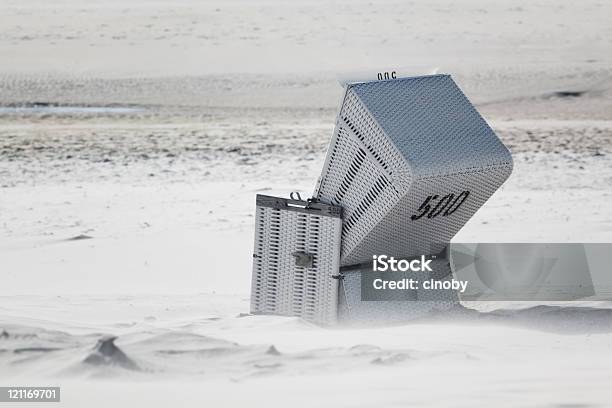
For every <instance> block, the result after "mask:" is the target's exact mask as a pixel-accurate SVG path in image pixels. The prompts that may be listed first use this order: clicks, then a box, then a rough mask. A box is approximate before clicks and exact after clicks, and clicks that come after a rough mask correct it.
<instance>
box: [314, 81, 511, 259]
mask: <svg viewBox="0 0 612 408" xmlns="http://www.w3.org/2000/svg"><path fill="white" fill-rule="evenodd" d="M511 171H512V158H511V156H510V153H509V152H508V149H506V147H505V146H504V145H503V144H502V143H501V141H500V140H499V139H498V138H497V136H496V135H495V134H494V133H493V130H492V129H491V128H490V127H489V126H488V125H487V124H486V122H485V121H484V120H483V119H482V117H481V116H480V115H479V114H478V112H477V111H476V110H475V109H474V107H473V106H472V104H471V103H470V102H469V101H468V100H467V98H466V97H465V95H463V93H462V92H461V90H460V89H459V88H458V87H457V85H456V84H455V83H454V82H453V80H452V79H451V78H450V76H447V75H433V76H426V77H416V78H406V79H399V80H391V81H375V82H367V83H359V84H351V85H349V86H348V87H347V91H346V94H345V97H344V100H343V103H342V107H341V109H340V113H339V115H338V118H337V122H336V129H335V131H334V134H333V137H332V140H331V143H330V147H329V149H328V153H327V157H326V161H325V165H324V168H323V172H322V174H321V177H320V178H319V183H318V185H317V189H316V191H315V197H317V198H318V199H319V200H321V202H324V203H330V204H335V205H340V206H342V207H343V210H344V225H343V231H342V250H341V265H352V264H357V263H361V262H366V261H368V260H370V259H371V256H372V255H373V254H387V255H393V256H396V257H409V256H413V255H417V254H423V253H428V252H425V251H426V250H428V249H430V248H431V245H432V243H445V242H449V241H450V239H451V238H452V237H453V236H454V235H455V234H456V233H457V232H458V231H459V229H461V227H462V226H463V225H464V224H465V223H466V222H467V221H468V220H469V219H470V218H471V217H472V216H473V215H474V213H475V212H476V211H477V210H478V209H479V208H480V207H481V206H482V205H483V204H484V203H485V202H486V201H487V200H488V199H489V197H490V196H491V195H492V194H493V193H494V192H495V191H496V190H497V189H498V188H499V187H500V186H501V185H502V184H503V182H504V181H505V180H506V179H507V178H508V177H509V175H510V173H511ZM464 192H467V193H464ZM462 194H467V196H466V197H463V196H461V195H462ZM429 196H432V197H437V198H439V199H441V198H444V199H448V201H445V202H443V204H447V205H451V204H453V202H454V201H451V200H454V199H459V197H460V196H461V199H463V198H465V199H464V200H463V201H462V202H461V205H460V207H458V208H457V210H456V211H453V212H452V213H448V214H447V212H446V211H444V209H445V207H440V208H442V212H441V213H442V215H441V216H437V217H428V216H427V217H422V218H418V219H413V217H412V216H413V215H416V214H418V213H419V208H420V207H421V205H422V204H423V202H424V201H425V200H427V197H429ZM434 204H435V202H434ZM444 214H447V215H444Z"/></svg>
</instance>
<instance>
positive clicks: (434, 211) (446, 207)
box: [410, 190, 470, 221]
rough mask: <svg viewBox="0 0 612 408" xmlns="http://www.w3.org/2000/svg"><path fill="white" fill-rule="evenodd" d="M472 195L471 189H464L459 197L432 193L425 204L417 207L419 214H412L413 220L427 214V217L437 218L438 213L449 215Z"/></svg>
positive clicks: (444, 215)
mask: <svg viewBox="0 0 612 408" xmlns="http://www.w3.org/2000/svg"><path fill="white" fill-rule="evenodd" d="M469 195H470V192H469V191H467V190H466V191H463V192H461V194H459V195H458V196H457V197H455V195H454V194H447V195H445V196H444V197H439V196H438V195H437V194H436V195H430V196H429V197H427V198H426V199H425V201H423V204H421V206H420V207H419V208H418V209H417V213H418V214H414V215H412V216H411V217H410V218H411V219H412V221H416V220H418V219H421V218H423V217H424V216H427V218H435V217H437V216H438V215H442V216H443V217H446V216H449V215H451V214H452V213H454V212H455V211H457V210H458V209H459V207H461V204H463V203H464V202H465V200H467V198H468V196H469Z"/></svg>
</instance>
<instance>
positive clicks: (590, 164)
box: [0, 0, 612, 407]
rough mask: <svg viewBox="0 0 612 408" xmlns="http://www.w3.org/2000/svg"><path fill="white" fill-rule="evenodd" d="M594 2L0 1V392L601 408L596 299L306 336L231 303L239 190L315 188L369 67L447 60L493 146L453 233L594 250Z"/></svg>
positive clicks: (606, 172)
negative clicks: (487, 179) (339, 113)
mask: <svg viewBox="0 0 612 408" xmlns="http://www.w3.org/2000/svg"><path fill="white" fill-rule="evenodd" d="M611 13H612V7H611V6H610V4H608V3H605V2H603V1H596V0H589V1H586V2H580V3H576V2H569V1H560V2H552V1H550V2H535V3H534V2H527V1H500V2H495V3H494V4H489V2H484V1H480V0H479V1H477V0H470V1H465V2H462V3H460V4H457V3H456V2H451V1H427V2H426V1H413V2H408V3H403V2H401V3H400V2H391V1H384V2H380V3H369V2H357V3H355V2H351V3H347V2H322V1H301V2H299V3H292V4H289V3H283V2H276V1H262V2H246V1H241V0H236V1H227V2H215V1H206V2H195V1H189V0H186V1H181V2H178V3H173V2H172V3H171V2H164V1H161V2H154V3H153V2H146V1H140V0H139V1H130V2H128V3H125V2H118V1H117V2H115V1H110V2H106V3H104V4H103V5H98V4H94V3H88V2H81V1H77V0H66V1H61V2H55V3H53V4H49V3H48V2H43V1H37V0H27V1H5V2H3V3H2V4H1V5H0V27H2V30H0V55H1V56H2V58H1V59H0V276H1V277H2V284H1V285H0V288H1V289H0V385H2V386H4V385H7V386H8V385H59V386H61V387H62V403H61V405H62V406H67V407H82V406H91V407H96V406H109V405H116V406H134V405H143V406H144V405H146V406H150V407H157V406H160V407H161V406H167V405H170V404H173V405H177V406H202V405H204V404H209V405H223V406H239V405H246V404H250V405H255V406H262V405H265V406H281V405H287V404H291V405H292V406H313V405H317V406H335V407H338V406H372V405H374V404H376V405H380V406H406V405H411V404H412V405H415V406H423V407H444V406H470V407H472V406H508V407H523V406H524V407H535V406H538V407H541V406H545V407H570V406H571V407H596V406H597V407H599V406H608V405H609V404H610V399H611V398H612V394H611V393H610V390H609V386H608V384H609V383H610V380H611V375H610V374H609V367H610V364H611V363H612V354H611V353H610V350H611V348H612V309H611V308H610V304H611V303H609V302H603V303H602V302H598V303H594V302H588V301H585V302H572V303H571V304H565V305H559V306H558V307H544V308H536V309H529V310H531V312H525V311H524V310H523V312H521V310H522V309H524V308H525V307H533V306H534V305H524V306H523V307H520V308H519V311H516V310H515V311H513V312H510V313H508V314H505V315H504V314H501V315H493V316H489V317H483V315H471V314H470V315H469V316H465V318H463V319H459V320H453V321H449V320H445V319H444V318H443V317H438V318H435V319H433V318H432V319H430V320H427V319H426V320H421V321H417V322H414V323H412V324H407V325H404V326H398V327H386V328H343V329H323V328H319V327H316V326H314V325H311V324H308V323H306V322H304V321H301V320H299V319H296V318H285V317H273V316H250V315H248V311H249V302H248V299H249V289H250V278H251V260H252V245H253V223H254V219H253V212H254V205H255V194H257V193H265V194H271V195H283V196H286V195H287V194H288V193H289V192H290V191H300V192H302V195H303V196H308V195H309V194H311V193H312V191H313V188H314V183H315V181H316V179H317V177H318V176H319V172H320V169H321V166H322V164H323V160H324V157H325V151H326V148H327V143H328V142H329V138H330V136H331V134H332V131H333V125H334V119H335V115H336V109H337V107H338V104H339V101H340V98H341V95H342V87H341V86H340V85H339V83H338V78H346V77H353V76H355V75H357V76H358V75H363V74H360V73H363V72H372V70H374V71H375V70H379V69H391V68H393V69H398V70H399V71H401V72H406V73H411V72H412V73H422V72H424V71H427V72H429V71H431V70H437V71H438V72H446V73H450V74H451V75H453V77H454V79H455V80H456V82H457V83H458V84H459V86H460V87H461V88H462V90H463V91H464V93H465V94H466V95H467V96H468V97H469V98H470V100H472V101H473V102H474V104H475V106H476V107H477V109H478V110H479V111H480V112H481V114H482V115H483V117H484V118H485V119H486V120H487V121H488V122H489V124H490V125H491V126H492V128H493V129H494V130H495V132H496V133H497V134H498V136H499V137H500V138H501V139H502V141H503V142H504V143H505V144H506V145H507V146H508V147H509V149H510V150H511V152H512V155H513V159H514V163H515V164H514V172H513V174H512V176H511V177H510V179H509V180H508V181H507V182H506V184H504V186H503V187H502V188H501V189H500V190H499V191H497V192H496V193H495V195H494V196H493V197H492V198H491V199H490V200H489V202H487V204H486V205H485V206H484V207H483V208H482V209H481V210H480V211H478V213H477V214H476V216H475V217H474V218H473V219H471V220H470V221H469V222H468V224H467V225H466V226H465V227H464V228H463V229H462V230H461V231H460V232H459V234H458V235H457V236H456V237H455V241H457V242H610V239H611V238H612V211H611V210H610V201H611V199H612V68H611V67H612V65H611V63H612V53H610V49H611V48H612V26H610V24H609V23H608V20H609V16H610V15H611ZM389 67H391V68H389ZM502 307H504V305H499V307H493V306H491V305H487V309H489V310H494V309H498V308H502ZM112 337H116V340H110V338H112ZM113 344H114V345H115V346H116V347H115V346H113ZM15 405H16V406H26V405H27V404H15ZM7 406H8V404H7Z"/></svg>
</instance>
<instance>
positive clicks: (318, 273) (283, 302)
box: [251, 195, 342, 325]
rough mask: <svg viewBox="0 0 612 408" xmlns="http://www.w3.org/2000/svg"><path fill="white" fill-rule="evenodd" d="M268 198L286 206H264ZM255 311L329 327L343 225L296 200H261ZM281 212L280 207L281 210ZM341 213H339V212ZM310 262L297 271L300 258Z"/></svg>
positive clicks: (333, 317) (334, 315)
mask: <svg viewBox="0 0 612 408" xmlns="http://www.w3.org/2000/svg"><path fill="white" fill-rule="evenodd" d="M264 199H267V200H268V201H270V199H274V200H276V203H284V206H276V207H277V208H275V206H267V205H262V202H263V200H264ZM257 200H258V203H257V209H256V220H255V247H254V253H253V276H252V283H251V312H252V313H260V314H276V315H284V316H298V317H302V318H304V319H305V320H308V321H311V322H314V323H318V324H323V325H331V324H334V323H335V322H336V319H337V304H338V281H337V280H336V279H334V278H332V276H333V275H336V274H337V273H338V268H339V256H340V234H341V225H342V220H341V218H340V217H339V216H329V215H325V214H322V211H321V210H316V209H308V208H307V207H306V208H304V207H305V206H306V205H307V203H305V202H301V203H302V204H301V207H294V206H292V205H290V203H292V204H293V205H295V203H296V202H295V201H292V200H285V199H280V198H274V197H268V196H260V195H258V196H257ZM279 207H280V208H279ZM338 214H339V211H338ZM298 253H301V254H306V255H308V256H310V257H312V264H311V265H310V267H305V266H298V264H297V261H296V254H298Z"/></svg>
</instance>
